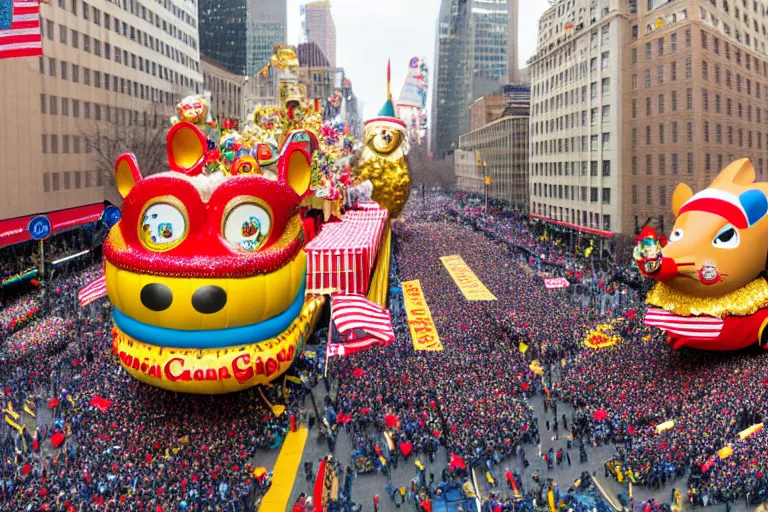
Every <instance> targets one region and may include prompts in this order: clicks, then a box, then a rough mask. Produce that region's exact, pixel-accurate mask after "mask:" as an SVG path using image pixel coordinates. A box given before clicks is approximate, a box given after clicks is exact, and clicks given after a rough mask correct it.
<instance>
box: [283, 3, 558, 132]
mask: <svg viewBox="0 0 768 512" xmlns="http://www.w3.org/2000/svg"><path fill="white" fill-rule="evenodd" d="M304 3H307V1H306V0H288V42H289V43H290V44H297V43H298V42H299V36H300V31H301V20H300V16H299V7H300V6H301V5H302V4H304ZM331 5H332V8H331V11H332V13H333V19H334V21H335V23H336V64H337V66H340V67H343V68H344V69H345V71H346V75H347V77H349V78H350V79H351V80H352V85H353V89H354V91H355V94H357V97H358V98H359V99H360V101H362V102H364V117H365V118H368V117H372V116H374V115H375V114H376V112H378V110H379V109H380V108H381V106H382V105H383V104H384V100H385V88H386V69H387V59H388V58H390V59H392V94H393V96H394V97H395V99H397V96H398V95H399V94H400V87H401V86H402V84H403V80H405V73H406V70H407V66H408V62H409V61H410V59H411V57H414V56H420V57H425V58H426V61H427V66H428V67H429V69H430V74H432V73H433V69H434V63H435V59H434V53H435V27H436V23H437V13H438V9H439V6H440V0H331ZM548 6H549V2H548V1H547V0H520V20H519V34H520V35H519V39H520V41H519V45H520V48H519V51H518V58H519V61H520V63H521V64H522V63H524V62H525V61H526V60H528V57H530V56H531V55H533V52H534V51H535V49H536V36H537V33H536V30H537V29H536V27H537V26H538V20H539V16H541V13H542V12H544V11H545V10H546V8H547V7H548ZM430 81H431V77H430ZM431 85H432V84H431V83H430V87H431ZM430 92H431V91H430Z"/></svg>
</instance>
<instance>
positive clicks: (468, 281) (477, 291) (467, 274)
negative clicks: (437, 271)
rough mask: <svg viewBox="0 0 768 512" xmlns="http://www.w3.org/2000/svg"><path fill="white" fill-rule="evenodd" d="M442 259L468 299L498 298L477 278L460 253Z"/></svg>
mask: <svg viewBox="0 0 768 512" xmlns="http://www.w3.org/2000/svg"><path fill="white" fill-rule="evenodd" d="M440 261H442V262H443V265H445V268H446V269H447V270H448V273H449V274H451V277H452V278H453V280H454V281H456V286H458V287H459V289H460V290H461V293H463V294H464V297H466V298H467V300H472V301H475V300H496V297H495V296H494V295H493V294H492V293H491V292H490V291H489V290H488V288H486V287H485V285H484V284H483V283H482V281H480V280H479V279H478V278H477V276H476V275H475V273H474V272H472V269H471V268H469V266H468V265H467V264H466V263H465V262H464V259H463V258H462V257H461V256H459V255H458V254H454V255H453V256H443V257H441V258H440Z"/></svg>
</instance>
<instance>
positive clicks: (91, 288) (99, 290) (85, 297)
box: [0, 0, 107, 307]
mask: <svg viewBox="0 0 768 512" xmlns="http://www.w3.org/2000/svg"><path fill="white" fill-rule="evenodd" d="M0 1H2V0H0ZM106 294H107V281H106V279H104V276H101V277H100V278H98V279H97V280H95V281H93V282H92V283H91V284H89V285H87V286H85V287H84V288H83V289H82V290H80V292H79V293H78V294H77V299H78V300H79V301H80V307H85V306H87V305H88V304H90V303H91V302H93V301H95V300H98V299H100V298H102V297H104V296H105V295H106Z"/></svg>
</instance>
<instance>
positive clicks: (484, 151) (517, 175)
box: [454, 84, 530, 208]
mask: <svg viewBox="0 0 768 512" xmlns="http://www.w3.org/2000/svg"><path fill="white" fill-rule="evenodd" d="M481 100H482V101H481ZM481 100H478V102H475V104H474V105H473V106H472V107H470V110H471V111H473V112H472V118H473V119H474V120H475V122H476V126H475V127H474V129H472V130H470V131H469V132H467V133H464V134H462V135H460V136H459V149H458V150H457V151H456V152H455V158H454V165H455V175H456V187H457V188H458V189H459V190H466V191H468V192H485V188H486V187H487V192H488V197H492V198H496V199H502V200H505V201H508V202H510V203H513V204H515V205H516V206H520V207H523V208H524V207H526V206H527V205H528V190H529V187H528V154H529V149H528V143H529V136H528V129H529V126H528V123H529V109H530V103H529V100H530V90H529V88H528V87H527V86H526V85H520V84H516V85H505V86H504V88H503V93H502V94H491V95H488V96H485V97H484V98H481ZM499 106H500V107H501V108H498V109H496V110H495V111H494V109H495V108H496V107H499ZM486 178H490V183H488V184H487V185H486V183H487V182H486Z"/></svg>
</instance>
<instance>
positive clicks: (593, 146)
mask: <svg viewBox="0 0 768 512" xmlns="http://www.w3.org/2000/svg"><path fill="white" fill-rule="evenodd" d="M589 150H590V151H597V135H592V136H590V138H589Z"/></svg>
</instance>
